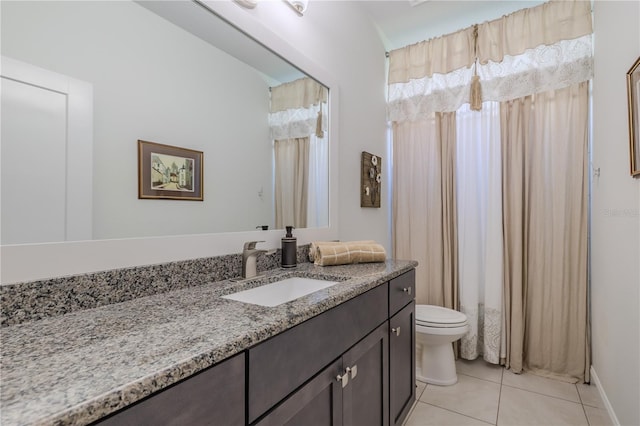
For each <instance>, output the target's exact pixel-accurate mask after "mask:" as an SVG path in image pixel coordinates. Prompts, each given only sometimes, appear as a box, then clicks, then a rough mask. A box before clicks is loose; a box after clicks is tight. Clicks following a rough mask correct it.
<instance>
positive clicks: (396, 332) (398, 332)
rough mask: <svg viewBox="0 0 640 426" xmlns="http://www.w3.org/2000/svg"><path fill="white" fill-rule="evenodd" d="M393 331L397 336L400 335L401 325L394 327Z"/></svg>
mask: <svg viewBox="0 0 640 426" xmlns="http://www.w3.org/2000/svg"><path fill="white" fill-rule="evenodd" d="M391 332H392V333H394V334H395V335H396V336H399V335H400V327H398V328H392V329H391Z"/></svg>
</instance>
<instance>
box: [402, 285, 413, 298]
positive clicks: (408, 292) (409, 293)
mask: <svg viewBox="0 0 640 426" xmlns="http://www.w3.org/2000/svg"><path fill="white" fill-rule="evenodd" d="M402 291H404V292H405V293H407V294H408V295H409V296H411V287H405V288H403V289H402Z"/></svg>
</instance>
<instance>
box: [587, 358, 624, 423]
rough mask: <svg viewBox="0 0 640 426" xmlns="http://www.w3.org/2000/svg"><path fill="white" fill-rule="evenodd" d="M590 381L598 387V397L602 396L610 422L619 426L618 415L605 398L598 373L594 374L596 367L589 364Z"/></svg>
mask: <svg viewBox="0 0 640 426" xmlns="http://www.w3.org/2000/svg"><path fill="white" fill-rule="evenodd" d="M590 371H591V383H592V384H594V385H595V386H596V389H598V393H600V397H601V398H602V402H603V403H604V407H605V408H606V409H607V414H609V418H610V419H611V424H613V425H614V426H620V421H619V420H618V417H616V413H615V412H614V411H613V407H612V406H611V403H610V402H609V398H607V394H606V393H605V391H604V388H603V387H602V383H600V379H598V375H597V374H596V369H595V368H593V365H592V366H591V369H590Z"/></svg>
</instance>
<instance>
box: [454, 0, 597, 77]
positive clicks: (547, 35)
mask: <svg viewBox="0 0 640 426" xmlns="http://www.w3.org/2000/svg"><path fill="white" fill-rule="evenodd" d="M591 22H592V19H591V3H590V2H588V1H584V0H577V1H566V0H560V1H551V2H549V3H544V4H541V5H540V6H536V7H532V8H530V9H523V10H520V11H518V12H515V13H512V14H510V15H506V16H503V17H502V18H500V19H496V20H493V21H490V22H485V23H482V24H479V25H478V60H479V61H480V63H482V64H485V63H487V62H488V61H493V62H500V61H502V59H503V58H504V57H505V56H507V55H509V56H516V55H520V54H522V53H524V52H525V50H527V49H532V48H535V47H537V46H541V45H547V46H549V45H552V44H555V43H557V42H558V41H560V40H571V39H576V38H579V37H581V36H584V35H587V34H591V33H592V32H593V29H592V24H591ZM469 65H471V63H469V64H468V65H467V66H469Z"/></svg>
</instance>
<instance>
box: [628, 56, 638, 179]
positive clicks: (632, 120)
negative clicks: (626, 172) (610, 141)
mask: <svg viewBox="0 0 640 426" xmlns="http://www.w3.org/2000/svg"><path fill="white" fill-rule="evenodd" d="M627 98H628V105H629V156H630V166H631V176H634V177H640V57H639V58H638V59H637V60H636V61H635V63H634V64H633V66H632V67H631V68H630V69H629V72H627Z"/></svg>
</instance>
